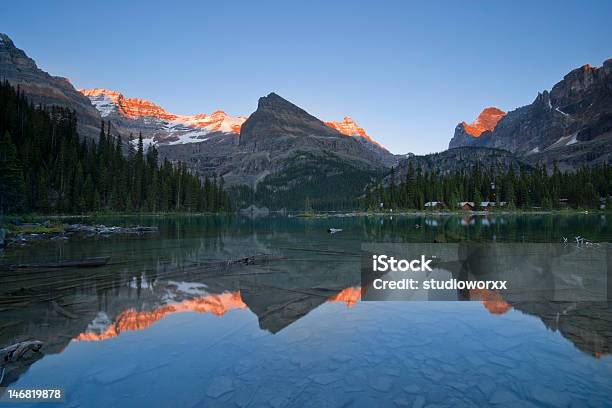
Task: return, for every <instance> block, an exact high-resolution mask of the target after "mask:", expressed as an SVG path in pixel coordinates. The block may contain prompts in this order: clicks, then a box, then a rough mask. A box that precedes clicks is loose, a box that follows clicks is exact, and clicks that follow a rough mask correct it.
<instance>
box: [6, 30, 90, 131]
mask: <svg viewBox="0 0 612 408" xmlns="http://www.w3.org/2000/svg"><path fill="white" fill-rule="evenodd" d="M0 80H7V81H9V82H10V83H11V84H12V85H13V86H15V87H17V86H19V89H20V90H21V91H23V92H24V93H25V94H26V95H27V97H28V98H29V99H30V100H31V101H32V103H34V104H35V105H43V106H51V105H56V106H64V107H70V108H72V109H74V110H75V112H76V114H77V118H78V126H79V133H80V134H82V135H84V136H88V137H94V138H95V137H97V136H98V133H99V131H100V130H99V129H100V114H99V113H98V111H97V110H96V109H95V108H94V107H93V105H92V104H91V102H90V101H89V99H88V98H87V97H85V96H83V95H82V94H81V93H80V92H78V91H77V90H76V89H75V88H74V87H73V86H72V84H71V83H70V81H69V80H68V79H66V78H62V77H57V76H52V75H49V74H48V73H46V72H45V71H43V70H41V69H39V68H38V66H36V62H34V60H33V59H31V58H30V57H28V56H27V55H26V53H25V52H23V51H22V50H21V49H19V48H17V47H15V44H13V41H12V40H11V39H10V38H9V37H8V36H7V35H6V34H2V33H0Z"/></svg>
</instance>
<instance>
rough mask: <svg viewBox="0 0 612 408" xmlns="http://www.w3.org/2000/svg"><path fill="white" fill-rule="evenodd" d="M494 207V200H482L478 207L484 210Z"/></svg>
mask: <svg viewBox="0 0 612 408" xmlns="http://www.w3.org/2000/svg"><path fill="white" fill-rule="evenodd" d="M493 207H495V201H483V202H481V203H480V209H481V210H484V211H489V210H490V209H492V208H493Z"/></svg>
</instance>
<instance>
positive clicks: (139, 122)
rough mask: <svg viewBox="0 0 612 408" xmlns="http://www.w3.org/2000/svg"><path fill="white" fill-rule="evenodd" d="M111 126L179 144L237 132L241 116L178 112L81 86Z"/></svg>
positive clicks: (241, 120)
mask: <svg viewBox="0 0 612 408" xmlns="http://www.w3.org/2000/svg"><path fill="white" fill-rule="evenodd" d="M80 92H81V93H82V94H83V95H85V96H87V97H88V98H89V100H90V101H91V103H92V104H93V105H94V106H95V107H96V109H97V110H98V111H99V112H100V115H101V116H102V118H104V119H107V120H110V121H111V123H112V125H113V127H114V128H115V129H116V130H117V131H118V132H119V133H121V134H123V135H124V136H127V135H128V134H130V133H131V134H133V135H134V136H136V135H137V134H138V133H142V134H143V137H144V138H145V139H148V140H149V141H150V142H152V143H161V144H182V143H195V142H199V141H202V140H203V139H204V138H205V137H206V135H208V134H211V133H226V134H236V135H237V134H239V133H240V127H241V126H242V123H244V121H245V120H246V118H245V117H244V116H230V115H228V114H226V113H225V112H224V111H222V110H217V111H215V112H213V113H212V114H210V115H209V114H206V113H200V114H196V115H178V114H174V113H170V112H168V111H166V110H165V109H164V108H162V107H161V106H159V105H157V104H155V103H153V102H151V101H148V100H146V99H141V98H126V97H125V96H124V95H123V94H122V93H120V92H116V91H112V90H108V89H102V88H93V89H81V90H80Z"/></svg>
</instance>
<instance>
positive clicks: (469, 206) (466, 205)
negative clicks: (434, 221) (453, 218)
mask: <svg viewBox="0 0 612 408" xmlns="http://www.w3.org/2000/svg"><path fill="white" fill-rule="evenodd" d="M457 206H458V207H459V208H461V209H462V210H463V211H474V203H473V202H472V201H462V202H460V203H457Z"/></svg>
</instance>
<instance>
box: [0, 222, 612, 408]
mask: <svg viewBox="0 0 612 408" xmlns="http://www.w3.org/2000/svg"><path fill="white" fill-rule="evenodd" d="M95 222H96V223H103V224H105V225H135V224H139V225H156V226H158V227H159V233H158V234H151V235H144V236H125V235H124V236H111V237H106V238H104V237H78V238H77V237H72V238H71V239H69V240H57V241H50V242H41V243H30V244H28V245H26V246H23V247H18V248H11V249H8V250H6V251H5V252H4V253H3V254H2V255H0V347H3V346H5V345H8V344H12V343H14V342H15V341H19V340H23V339H27V338H34V339H38V340H41V341H43V342H44V343H45V346H44V348H43V353H42V355H40V356H36V357H33V358H31V359H30V360H29V361H27V362H25V363H22V364H19V365H11V366H8V367H7V368H6V372H5V377H4V380H3V383H2V384H1V385H2V386H10V387H13V388H54V387H61V388H63V389H64V390H65V393H66V402H65V403H63V404H55V405H54V406H67V407H134V406H146V407H215V406H237V407H246V406H252V407H260V406H271V407H284V406H297V407H300V406H316V407H321V406H323V407H327V406H329V407H345V406H355V407H372V406H410V407H423V406H432V407H433V406H438V407H439V406H453V407H456V406H468V407H469V406H488V405H499V406H527V407H534V406H593V407H602V406H611V405H612V358H611V357H610V349H611V341H612V303H610V302H524V303H513V302H509V301H507V300H506V299H504V298H503V297H502V296H499V294H496V293H485V294H482V293H480V294H479V295H478V296H474V299H473V300H474V301H467V302H460V301H449V302H366V301H360V295H361V282H360V263H361V259H360V256H361V245H362V244H367V243H371V242H380V243H385V242H405V243H423V242H426V243H430V242H434V241H436V242H460V241H466V240H469V241H471V242H499V243H518V242H524V243H532V242H533V243H535V242H539V243H542V242H561V240H562V237H569V242H570V244H571V241H572V240H573V237H574V236H578V235H580V236H583V237H586V238H587V239H589V240H592V241H594V242H602V243H604V242H610V241H611V239H612V228H611V226H610V219H609V218H606V216H605V215H600V214H597V215H571V216H569V215H520V216H518V215H495V216H493V215H492V216H465V217H459V216H399V217H398V216H394V217H388V216H387V217H374V216H372V217H330V218H325V219H302V218H290V217H266V218H261V219H256V220H251V219H248V218H242V217H212V216H210V217H205V216H202V217H173V218H170V217H142V218H115V219H110V218H109V219H99V220H96V221H95ZM329 227H335V228H341V229H343V231H342V232H340V233H337V234H333V235H331V234H329V233H327V228H329ZM98 256H109V257H110V262H109V264H108V265H106V266H103V267H98V268H82V269H79V268H66V269H55V270H51V269H44V268H43V269H14V268H13V266H15V265H18V264H24V263H45V262H52V261H58V260H64V259H82V258H88V257H98ZM245 257H253V258H252V260H251V261H247V262H243V261H242V259H243V258H245ZM576 273H577V274H578V275H580V271H576ZM608 276H609V275H608ZM0 405H1V404H0ZM20 406H28V405H27V404H25V405H24V404H21V405H20Z"/></svg>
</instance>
